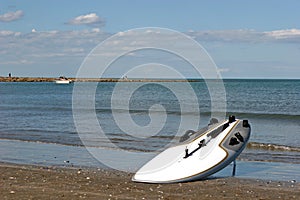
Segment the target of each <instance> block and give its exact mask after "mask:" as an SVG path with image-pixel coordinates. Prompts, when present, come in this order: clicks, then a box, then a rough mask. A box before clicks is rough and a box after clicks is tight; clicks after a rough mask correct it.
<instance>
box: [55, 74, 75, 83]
mask: <svg viewBox="0 0 300 200" xmlns="http://www.w3.org/2000/svg"><path fill="white" fill-rule="evenodd" d="M55 83H56V84H70V83H72V80H70V79H68V78H66V77H64V76H60V77H59V79H58V80H55Z"/></svg>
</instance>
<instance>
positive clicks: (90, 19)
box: [67, 13, 105, 26]
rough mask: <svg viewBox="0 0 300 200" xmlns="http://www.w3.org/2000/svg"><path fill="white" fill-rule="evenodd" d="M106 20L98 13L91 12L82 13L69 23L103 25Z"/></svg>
mask: <svg viewBox="0 0 300 200" xmlns="http://www.w3.org/2000/svg"><path fill="white" fill-rule="evenodd" d="M104 23H105V20H104V19H102V18H100V17H99V16H97V14H96V13H90V14H87V15H80V16H78V17H75V18H74V19H71V20H70V21H69V22H68V23H67V24H71V25H89V26H103V25H104Z"/></svg>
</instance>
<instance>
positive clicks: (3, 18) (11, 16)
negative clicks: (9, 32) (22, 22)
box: [0, 10, 24, 22]
mask: <svg viewBox="0 0 300 200" xmlns="http://www.w3.org/2000/svg"><path fill="white" fill-rule="evenodd" d="M23 15H24V13H23V11H22V10H17V11H16V12H8V13H5V14H3V15H0V22H11V21H16V20H18V19H20V18H21V17H23Z"/></svg>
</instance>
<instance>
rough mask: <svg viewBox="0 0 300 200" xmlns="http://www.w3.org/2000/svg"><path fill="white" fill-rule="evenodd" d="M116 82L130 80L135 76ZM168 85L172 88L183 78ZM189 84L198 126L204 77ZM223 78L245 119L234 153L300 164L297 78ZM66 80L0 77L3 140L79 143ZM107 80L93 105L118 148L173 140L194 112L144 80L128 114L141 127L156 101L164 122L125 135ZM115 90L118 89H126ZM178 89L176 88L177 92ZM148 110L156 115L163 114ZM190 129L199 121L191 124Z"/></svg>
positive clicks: (205, 113) (206, 106)
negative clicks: (243, 137) (242, 146)
mask: <svg viewBox="0 0 300 200" xmlns="http://www.w3.org/2000/svg"><path fill="white" fill-rule="evenodd" d="M80 84H81V85H80V86H81V87H82V88H83V90H82V91H83V92H82V96H81V98H82V101H85V99H87V101H88V99H91V98H90V97H87V96H85V95H86V94H85V92H84V91H85V90H88V88H89V87H90V85H91V84H92V83H80ZM121 84H124V85H126V84H127V85H128V86H130V84H131V85H132V84H137V83H121ZM167 84H170V85H172V86H174V87H177V88H181V87H182V85H183V83H167ZM190 84H191V86H192V88H193V89H194V91H195V93H196V94H197V97H198V101H199V109H200V117H201V118H200V119H201V120H200V125H199V126H205V125H206V124H207V123H208V121H209V118H210V110H211V100H210V95H209V92H208V90H207V87H206V84H205V82H194V83H190ZM224 85H225V89H226V99H227V102H226V104H227V109H226V111H227V115H229V114H234V115H236V117H237V118H246V119H248V120H249V122H250V123H251V126H252V136H251V139H250V144H249V146H248V148H247V149H246V150H245V151H244V152H243V153H242V154H241V156H240V160H244V161H264V162H277V163H278V162H281V163H291V164H293V163H294V164H299V163H300V142H299V141H300V80H225V81H224ZM73 87H74V85H56V84H54V83H0V139H2V142H3V141H18V142H20V141H26V142H27V143H28V142H34V143H37V142H38V143H40V144H45V145H46V144H55V145H56V144H59V145H63V146H75V147H76V146H82V145H83V144H82V141H81V140H80V137H79V136H78V134H77V130H76V127H75V125H74V120H73V112H72V93H73ZM114 87H115V83H99V84H98V87H97V91H96V95H95V109H96V115H97V119H98V121H99V124H100V126H101V127H102V129H103V131H104V132H105V134H106V135H107V137H109V139H110V141H111V142H112V143H114V144H115V145H116V146H117V147H118V148H122V149H125V150H134V151H141V152H144V151H146V152H151V151H155V150H157V149H162V148H164V147H165V145H167V144H169V143H170V142H174V141H172V139H174V132H176V131H177V130H178V128H179V124H180V119H181V117H186V118H188V119H189V118H190V119H192V118H193V117H194V116H196V115H197V114H198V113H195V112H193V111H190V112H187V113H181V111H180V108H181V107H180V103H179V100H178V99H177V98H176V95H175V94H174V93H172V91H170V90H169V89H168V88H166V87H163V86H161V85H160V84H159V83H149V84H146V85H144V86H142V87H140V88H139V89H138V90H136V91H135V92H134V93H133V94H132V96H131V98H130V101H129V113H130V116H131V118H132V120H133V121H134V122H135V123H136V124H137V125H139V126H146V125H147V124H149V123H150V121H151V120H150V118H149V108H150V107H151V106H153V105H155V104H160V105H162V106H163V107H164V108H165V110H166V113H167V117H166V123H165V124H164V126H163V128H162V129H161V131H160V132H159V133H158V134H157V135H155V136H152V137H149V138H146V139H145V138H136V137H132V136H131V135H128V134H126V133H124V131H123V130H121V129H120V128H119V127H118V124H117V123H116V122H115V120H114V117H113V115H112V107H111V97H112V92H113V90H114ZM122 92H124V95H125V94H126V92H127V91H126V90H124V91H122ZM184 92H185V91H184V89H183V90H182V93H183V94H184ZM121 95H122V94H121ZM188 100H189V97H188V96H187V97H186V99H184V101H183V102H186V103H190V102H189V101H188ZM120 104H122V102H121V101H120ZM81 109H82V114H83V116H84V114H85V113H86V112H88V110H86V109H85V108H84V107H82V108H81ZM126 112H128V110H126V109H125V110H122V109H117V110H116V113H118V114H120V115H122V114H123V113H126ZM155 114H156V115H157V116H159V115H163V114H164V113H163V112H162V113H160V112H155ZM86 123H87V125H88V123H89V119H86ZM197 128H199V127H191V128H190V129H197ZM91 131H92V129H91ZM183 133H184V132H182V134H183ZM175 139H176V137H175ZM89 144H90V145H91V146H95V147H108V146H107V144H106V143H105V142H103V141H102V140H101V139H94V140H91V141H90V142H89ZM0 148H1V147H0ZM12 148H13V147H12ZM15 159H16V160H17V159H18V158H15ZM31 159H32V158H31ZM4 160H5V159H4ZM12 160H13V159H12ZM0 161H1V160H0Z"/></svg>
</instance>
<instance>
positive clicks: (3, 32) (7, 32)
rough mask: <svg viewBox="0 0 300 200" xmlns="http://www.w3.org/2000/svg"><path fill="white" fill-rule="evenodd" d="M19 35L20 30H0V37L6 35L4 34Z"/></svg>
mask: <svg viewBox="0 0 300 200" xmlns="http://www.w3.org/2000/svg"><path fill="white" fill-rule="evenodd" d="M19 35H21V33H20V32H13V31H7V30H2V31H1V30H0V37H6V36H19Z"/></svg>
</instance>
